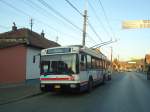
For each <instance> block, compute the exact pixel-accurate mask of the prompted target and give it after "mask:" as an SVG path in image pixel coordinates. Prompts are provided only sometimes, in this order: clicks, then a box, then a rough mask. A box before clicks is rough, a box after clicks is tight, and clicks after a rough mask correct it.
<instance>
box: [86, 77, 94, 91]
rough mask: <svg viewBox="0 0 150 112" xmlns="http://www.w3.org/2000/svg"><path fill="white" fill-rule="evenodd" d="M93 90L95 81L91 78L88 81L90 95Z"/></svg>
mask: <svg viewBox="0 0 150 112" xmlns="http://www.w3.org/2000/svg"><path fill="white" fill-rule="evenodd" d="M92 89H93V80H92V79H91V78H90V79H89V81H88V90H87V91H88V92H89V93H90V92H91V91H92Z"/></svg>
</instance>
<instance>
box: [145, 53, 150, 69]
mask: <svg viewBox="0 0 150 112" xmlns="http://www.w3.org/2000/svg"><path fill="white" fill-rule="evenodd" d="M148 66H150V54H146V55H145V63H144V71H147V69H148Z"/></svg>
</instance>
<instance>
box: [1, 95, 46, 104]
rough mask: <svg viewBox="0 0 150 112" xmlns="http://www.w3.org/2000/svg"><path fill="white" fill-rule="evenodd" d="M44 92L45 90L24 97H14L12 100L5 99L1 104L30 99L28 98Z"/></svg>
mask: <svg viewBox="0 0 150 112" xmlns="http://www.w3.org/2000/svg"><path fill="white" fill-rule="evenodd" d="M43 94H44V93H43V92H38V93H35V94H30V95H26V96H22V97H19V98H14V99H12V100H8V101H4V102H3V103H0V106H1V105H6V104H9V103H13V102H18V101H21V100H24V99H28V98H32V97H36V96H40V95H43Z"/></svg>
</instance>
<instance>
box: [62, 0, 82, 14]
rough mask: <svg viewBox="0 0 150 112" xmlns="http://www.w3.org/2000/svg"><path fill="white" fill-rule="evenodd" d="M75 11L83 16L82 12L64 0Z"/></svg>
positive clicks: (67, 0)
mask: <svg viewBox="0 0 150 112" xmlns="http://www.w3.org/2000/svg"><path fill="white" fill-rule="evenodd" d="M65 1H66V2H67V3H68V4H69V5H70V6H71V7H72V8H73V9H74V10H75V11H76V12H78V13H79V14H80V15H81V16H83V14H82V13H81V12H80V11H79V10H78V9H77V8H76V7H75V6H74V5H73V4H72V3H71V2H70V1H69V0H65Z"/></svg>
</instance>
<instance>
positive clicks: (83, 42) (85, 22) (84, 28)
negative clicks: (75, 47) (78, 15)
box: [82, 0, 87, 46]
mask: <svg viewBox="0 0 150 112" xmlns="http://www.w3.org/2000/svg"><path fill="white" fill-rule="evenodd" d="M83 18H84V22H83V40H82V45H83V46H85V37H86V25H87V0H85V10H84V14H83Z"/></svg>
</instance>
